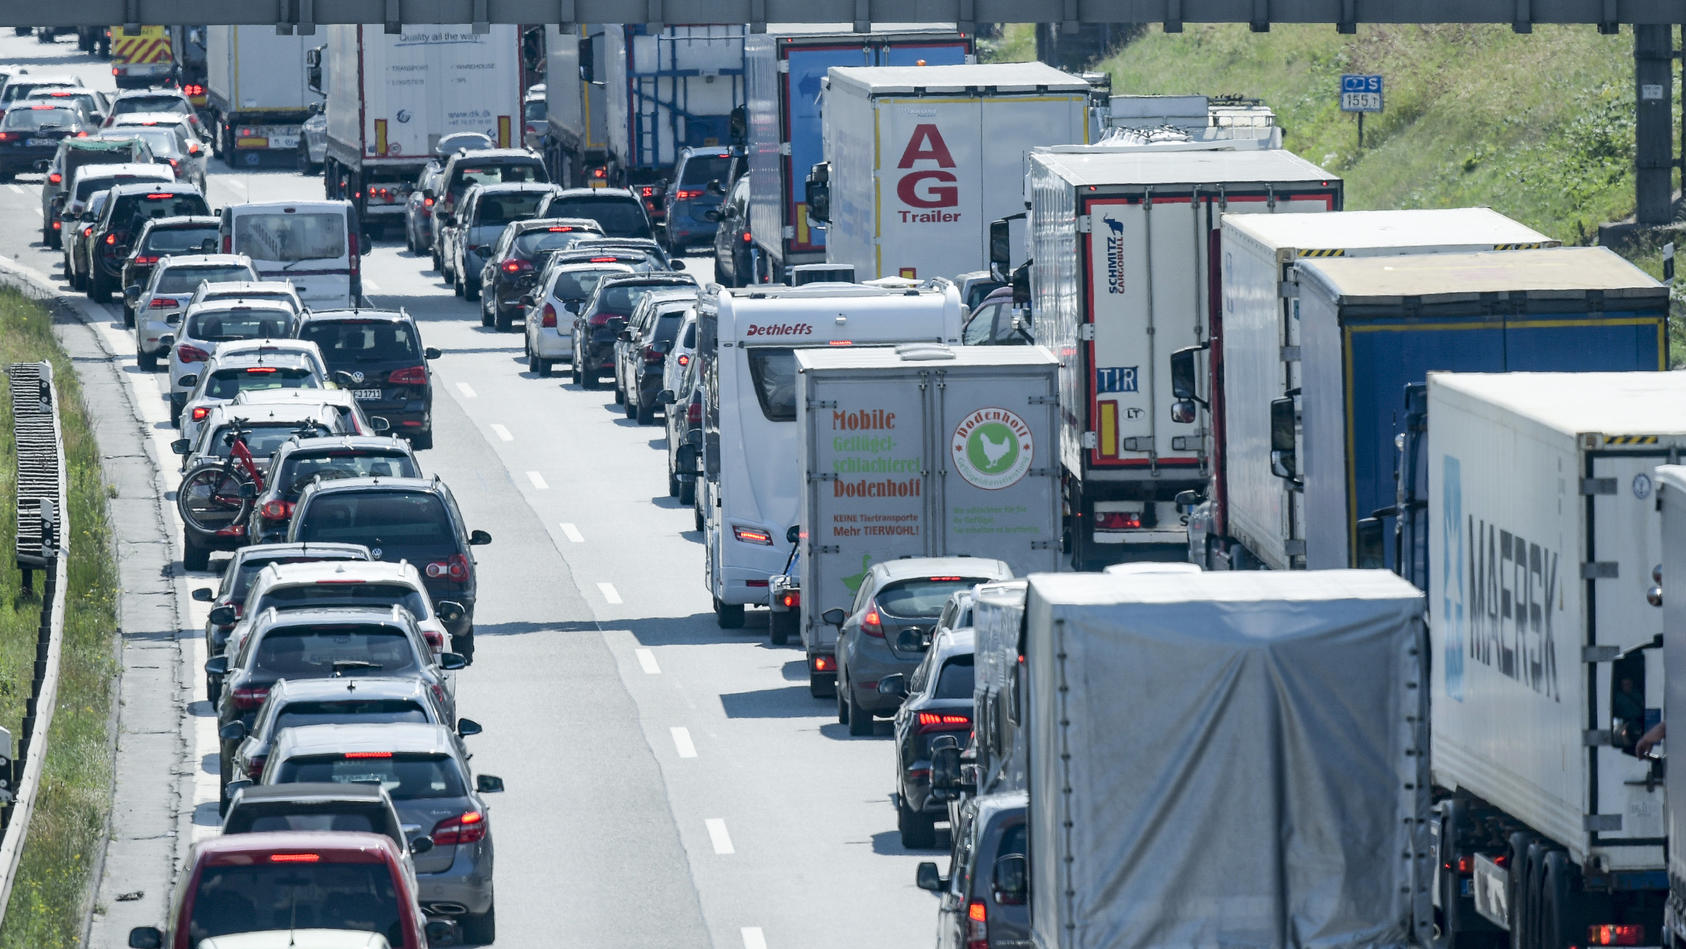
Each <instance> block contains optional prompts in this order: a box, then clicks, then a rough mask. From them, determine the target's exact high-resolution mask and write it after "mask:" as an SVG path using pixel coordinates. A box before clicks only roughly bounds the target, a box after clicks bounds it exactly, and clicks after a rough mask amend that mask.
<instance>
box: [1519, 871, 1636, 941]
mask: <svg viewBox="0 0 1686 949" xmlns="http://www.w3.org/2000/svg"><path fill="white" fill-rule="evenodd" d="M1575 876H1576V874H1575V868H1574V866H1573V865H1572V864H1571V863H1570V862H1569V855H1568V854H1566V853H1564V852H1563V851H1561V850H1553V851H1551V852H1550V853H1548V854H1546V856H1545V860H1544V861H1542V866H1541V876H1540V882H1541V888H1540V898H1539V911H1538V919H1539V923H1538V927H1537V929H1536V930H1535V933H1536V939H1535V941H1536V942H1537V943H1539V945H1541V946H1543V947H1547V949H1552V947H1556V946H1570V945H1579V944H1580V942H1581V939H1582V937H1584V936H1585V935H1586V932H1587V922H1588V920H1583V919H1582V918H1581V917H1582V915H1583V914H1582V913H1580V912H1578V910H1579V909H1580V908H1581V907H1580V906H1578V905H1577V904H1578V902H1579V901H1578V899H1577V898H1576V893H1577V892H1578V891H1579V889H1580V887H1579V886H1577V885H1576V883H1577V882H1578V881H1576V880H1575ZM1647 931H1654V927H1650V928H1648V930H1647Z"/></svg>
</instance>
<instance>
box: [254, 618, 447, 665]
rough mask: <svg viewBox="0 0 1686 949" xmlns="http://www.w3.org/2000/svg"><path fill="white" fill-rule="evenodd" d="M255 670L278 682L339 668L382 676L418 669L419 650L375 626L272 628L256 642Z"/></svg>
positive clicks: (399, 633)
mask: <svg viewBox="0 0 1686 949" xmlns="http://www.w3.org/2000/svg"><path fill="white" fill-rule="evenodd" d="M336 663H338V664H339V665H338V666H337V667H336V665H335V664H336ZM252 668H253V669H254V670H255V671H257V672H259V673H262V674H264V675H268V676H273V677H275V678H278V679H281V678H291V677H303V678H326V677H327V676H331V675H333V674H334V671H335V669H336V668H338V669H339V670H340V671H342V672H345V671H350V672H356V673H367V672H378V673H380V674H381V675H402V674H404V673H407V672H419V671H420V669H419V668H418V667H417V665H416V651H415V649H414V648H413V647H412V646H411V645H410V640H409V637H408V636H406V635H405V633H404V631H403V630H402V629H399V628H397V627H396V626H382V625H379V624H375V623H337V624H321V625H317V626H288V627H283V628H280V629H272V630H270V631H268V632H267V633H265V634H264V636H263V639H262V640H260V641H259V642H258V644H257V655H255V656H254V657H253V665H252Z"/></svg>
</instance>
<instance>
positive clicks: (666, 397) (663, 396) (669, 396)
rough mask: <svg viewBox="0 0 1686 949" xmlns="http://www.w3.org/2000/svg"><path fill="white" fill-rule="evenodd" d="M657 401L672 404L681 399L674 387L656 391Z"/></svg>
mask: <svg viewBox="0 0 1686 949" xmlns="http://www.w3.org/2000/svg"><path fill="white" fill-rule="evenodd" d="M656 401H657V402H659V403H661V404H662V405H672V404H673V403H675V402H678V401H679V396H678V395H677V394H675V393H674V391H673V390H672V389H663V390H661V391H660V392H658V393H656Z"/></svg>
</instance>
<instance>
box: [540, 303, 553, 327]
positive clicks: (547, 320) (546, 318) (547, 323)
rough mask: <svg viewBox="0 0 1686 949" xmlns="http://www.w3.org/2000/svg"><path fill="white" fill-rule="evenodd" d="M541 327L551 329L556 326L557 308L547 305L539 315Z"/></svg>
mask: <svg viewBox="0 0 1686 949" xmlns="http://www.w3.org/2000/svg"><path fill="white" fill-rule="evenodd" d="M539 325H540V326H543V327H545V328H546V329H549V328H550V327H553V326H555V325H556V307H554V306H551V305H550V304H548V303H546V304H545V305H544V311H543V312H542V313H541V314H540V315H539Z"/></svg>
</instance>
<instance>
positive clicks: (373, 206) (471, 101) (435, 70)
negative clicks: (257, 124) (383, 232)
mask: <svg viewBox="0 0 1686 949" xmlns="http://www.w3.org/2000/svg"><path fill="white" fill-rule="evenodd" d="M324 30H325V31H326V32H327V36H328V42H327V45H326V46H325V47H323V48H321V49H320V52H315V51H313V53H314V55H312V56H310V57H307V59H306V64H307V66H311V65H314V66H316V67H317V68H319V69H320V70H321V75H320V79H319V80H318V81H316V82H314V83H312V86H311V87H312V88H313V89H316V90H317V91H320V92H325V94H326V95H327V97H328V155H327V161H326V163H325V165H324V173H323V180H324V182H325V189H326V191H327V196H328V197H329V198H345V199H348V200H350V201H351V203H352V204H353V205H355V206H356V208H357V212H358V217H359V218H360V219H361V221H362V222H363V227H364V228H365V229H374V228H380V227H385V228H401V227H403V226H404V204H405V200H406V199H407V198H408V196H409V189H410V185H411V184H412V183H413V182H414V181H415V179H416V177H417V175H418V174H419V173H420V172H421V169H422V168H423V167H424V166H426V164H427V162H428V161H429V160H430V159H432V157H433V150H434V148H435V146H437V145H438V144H439V140H440V139H441V138H443V137H444V136H446V135H450V134H452V133H455V132H480V133H482V134H484V135H487V136H489V137H490V138H491V139H492V141H493V143H495V144H496V145H497V147H499V148H511V147H519V146H520V144H521V93H522V89H521V43H520V38H519V36H518V34H517V32H516V28H515V27H514V26H512V25H497V24H494V25H493V26H492V27H491V29H490V31H489V32H485V33H476V32H474V30H473V29H472V28H471V27H470V26H469V25H468V24H466V23H465V24H460V25H456V26H415V27H412V28H409V29H406V30H405V31H404V32H402V33H396V34H391V33H386V32H383V31H382V29H381V27H380V26H378V25H374V26H363V25H354V26H347V25H336V26H328V27H324ZM313 60H314V62H313ZM324 86H325V87H326V88H325V89H324V88H323V87H324Z"/></svg>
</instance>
